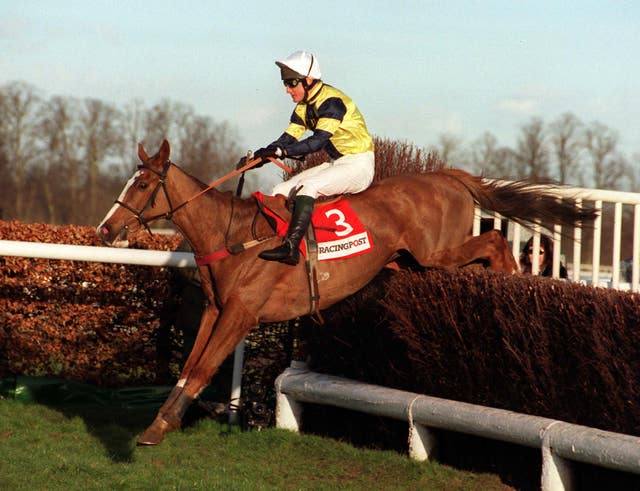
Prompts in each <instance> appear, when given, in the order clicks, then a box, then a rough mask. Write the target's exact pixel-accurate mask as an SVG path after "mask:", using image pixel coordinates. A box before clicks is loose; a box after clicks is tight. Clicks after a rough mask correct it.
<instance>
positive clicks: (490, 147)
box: [471, 131, 516, 178]
mask: <svg viewBox="0 0 640 491" xmlns="http://www.w3.org/2000/svg"><path fill="white" fill-rule="evenodd" d="M471 163H472V166H473V171H474V172H477V173H479V174H483V175H485V176H491V177H496V178H510V177H514V176H515V172H516V171H515V155H514V152H513V150H511V149H509V148H507V147H499V146H498V140H497V139H496V137H495V136H494V135H493V134H492V133H491V132H489V131H487V132H485V133H484V134H483V135H482V136H481V137H480V138H478V139H477V140H476V141H475V142H473V143H472V145H471Z"/></svg>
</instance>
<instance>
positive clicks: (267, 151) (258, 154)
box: [236, 147, 287, 170]
mask: <svg viewBox="0 0 640 491" xmlns="http://www.w3.org/2000/svg"><path fill="white" fill-rule="evenodd" d="M286 155H287V152H286V151H285V150H284V149H283V148H281V147H266V148H260V149H258V150H256V151H255V152H254V153H253V157H252V158H251V159H252V160H255V159H262V160H261V161H260V162H258V163H257V164H256V165H254V166H253V167H252V168H253V169H257V168H258V167H262V166H263V165H264V164H266V163H267V162H268V161H269V157H272V158H275V157H284V156H286ZM245 165H247V157H246V156H245V157H241V158H240V160H238V163H237V164H236V170H237V169H241V168H242V167H244V166H245Z"/></svg>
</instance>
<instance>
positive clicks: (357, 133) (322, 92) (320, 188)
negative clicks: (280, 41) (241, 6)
mask: <svg viewBox="0 0 640 491" xmlns="http://www.w3.org/2000/svg"><path fill="white" fill-rule="evenodd" d="M276 65H277V66H278V67H280V75H281V78H282V81H283V83H284V86H285V90H286V92H287V94H289V95H290V96H291V99H292V100H293V102H295V103H296V106H295V108H294V110H293V113H292V114H291V119H290V122H289V126H288V127H287V129H286V130H285V132H284V133H283V134H282V136H280V138H278V139H277V140H276V141H274V142H273V143H270V144H269V145H267V146H266V147H265V148H261V149H259V150H256V152H254V154H253V156H254V158H262V159H263V161H264V162H266V161H267V159H268V158H269V157H280V158H285V157H287V156H296V157H297V156H304V155H307V154H310V153H313V152H317V151H319V150H322V149H324V150H325V151H326V152H327V153H328V154H329V156H330V158H331V160H330V161H329V162H325V163H323V164H320V165H317V166H315V167H312V168H310V169H307V170H305V171H303V172H301V173H300V174H297V175H295V176H293V177H292V178H291V179H289V180H287V181H285V182H282V183H280V184H278V185H276V186H275V187H274V189H273V193H272V194H273V195H277V194H282V195H284V196H287V197H288V196H290V193H291V192H293V194H295V200H294V210H293V216H292V218H291V223H290V224H289V228H288V230H287V233H286V235H285V237H284V239H283V241H282V244H281V245H280V246H278V247H276V248H275V249H270V250H267V251H263V252H261V253H260V254H259V257H261V258H262V259H266V260H269V261H280V262H283V263H285V264H290V265H295V264H297V263H298V261H299V259H300V251H299V249H298V247H299V245H300V241H301V240H302V237H303V236H304V234H305V233H306V231H307V227H308V226H309V222H310V221H311V213H312V211H313V204H314V201H315V200H316V198H318V197H319V196H331V195H335V194H345V193H359V192H361V191H364V190H365V189H367V188H368V187H369V186H370V185H371V183H372V182H373V176H374V171H375V162H374V146H373V139H372V138H371V135H370V134H369V131H368V130H367V125H366V124H365V121H364V118H363V117H362V114H360V111H359V110H358V108H357V107H356V105H355V104H354V103H353V101H352V100H351V99H350V98H349V97H348V96H347V95H345V94H344V93H343V92H341V91H339V90H338V89H336V88H334V87H332V86H330V85H327V84H325V83H323V82H322V80H321V76H322V75H321V73H320V66H319V64H318V59H317V58H316V57H315V56H314V55H313V54H311V53H308V52H306V51H296V52H295V53H292V54H290V55H289V56H287V57H286V58H285V59H284V60H283V61H276ZM307 130H310V131H311V132H312V134H311V135H310V136H308V137H307V138H304V139H302V140H301V138H302V137H303V135H304V133H305V132H306V131H307ZM238 165H239V166H241V165H244V159H241V162H240V163H239V164H238ZM260 165H262V164H258V166H257V167H259V166H260Z"/></svg>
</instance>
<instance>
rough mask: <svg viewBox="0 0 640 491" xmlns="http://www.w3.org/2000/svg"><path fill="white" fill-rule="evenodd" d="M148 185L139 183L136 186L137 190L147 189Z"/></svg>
mask: <svg viewBox="0 0 640 491" xmlns="http://www.w3.org/2000/svg"><path fill="white" fill-rule="evenodd" d="M147 186H148V184H147V183H146V182H141V183H140V184H138V188H139V189H147Z"/></svg>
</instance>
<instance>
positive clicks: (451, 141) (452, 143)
mask: <svg viewBox="0 0 640 491" xmlns="http://www.w3.org/2000/svg"><path fill="white" fill-rule="evenodd" d="M461 146H462V140H461V139H460V138H458V137H457V136H455V135H452V134H450V133H441V134H440V136H439V137H438V143H436V144H435V145H433V146H432V147H431V148H429V152H430V153H432V154H436V155H437V156H438V158H439V159H440V160H441V161H443V162H445V163H447V164H449V165H451V163H452V162H453V160H454V159H455V158H456V157H457V156H458V155H459V153H460V152H461V150H460V148H461Z"/></svg>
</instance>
